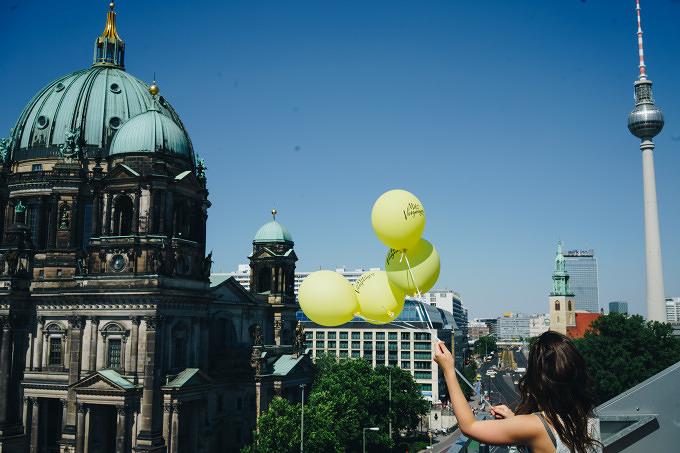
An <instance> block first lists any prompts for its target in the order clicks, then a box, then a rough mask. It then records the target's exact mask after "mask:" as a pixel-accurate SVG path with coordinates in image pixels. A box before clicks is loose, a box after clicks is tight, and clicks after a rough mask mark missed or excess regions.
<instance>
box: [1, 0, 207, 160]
mask: <svg viewBox="0 0 680 453" xmlns="http://www.w3.org/2000/svg"><path fill="white" fill-rule="evenodd" d="M110 7H111V9H112V10H111V11H110V12H109V14H108V16H107V24H106V29H105V30H104V33H103V34H102V36H100V37H98V38H97V39H96V40H95V56H94V62H93V65H92V67H90V68H89V69H82V70H80V71H75V72H72V73H70V74H66V75H65V76H62V77H59V78H58V79H56V80H54V81H52V82H50V83H49V84H47V86H45V87H44V88H43V89H42V90H40V91H39V92H38V93H37V94H36V95H35V96H34V97H33V99H31V100H30V102H29V103H28V105H26V107H25V108H24V110H23V112H22V113H21V115H20V116H19V119H18V121H17V122H16V125H15V126H14V128H13V129H12V135H11V138H10V140H11V141H10V143H11V145H10V152H11V153H12V154H11V159H12V160H14V161H24V160H28V159H45V158H47V159H50V158H59V157H62V156H63V155H64V154H65V153H67V154H68V155H69V157H75V158H81V157H90V158H93V157H96V156H99V155H101V157H103V158H106V157H107V156H108V155H109V150H110V147H111V142H112V140H113V137H114V135H115V134H116V132H118V131H119V129H121V128H122V127H123V125H124V124H125V123H126V122H127V121H128V120H129V119H131V118H134V117H136V116H137V115H140V114H143V113H145V112H147V111H148V110H149V109H150V108H151V107H152V104H156V107H155V109H156V110H157V111H158V113H160V114H163V115H165V116H167V117H169V118H170V119H171V120H172V122H173V123H174V124H175V125H176V126H177V127H179V129H180V130H181V131H182V133H183V135H184V137H185V141H186V145H183V146H185V149H182V150H181V153H180V154H181V155H182V156H188V158H189V159H188V160H190V162H191V165H192V166H193V165H194V159H193V156H194V153H193V148H192V146H191V141H190V140H189V136H188V134H187V132H186V129H185V127H184V125H183V124H182V121H181V120H180V118H179V115H177V113H176V112H175V110H174V109H173V108H172V106H171V105H170V104H169V103H168V102H167V101H166V100H165V99H164V98H163V97H162V96H158V99H157V101H156V102H153V96H152V94H151V93H149V85H148V84H146V83H144V82H142V81H141V80H139V79H137V78H136V77H134V76H132V75H130V74H128V73H126V72H125V70H124V66H123V57H124V50H125V45H124V44H123V42H122V40H121V39H120V38H119V37H118V33H117V32H116V27H115V21H114V20H115V13H114V12H113V4H112V5H110ZM176 152H177V151H176Z"/></svg>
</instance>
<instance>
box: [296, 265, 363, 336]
mask: <svg viewBox="0 0 680 453" xmlns="http://www.w3.org/2000/svg"><path fill="white" fill-rule="evenodd" d="M298 300H299V301H300V308H301V309H302V311H303V312H304V314H305V315H307V317H308V318H309V319H311V320H312V321H314V322H315V323H317V324H321V325H322V326H339V325H340V324H344V323H346V322H349V321H351V320H352V318H353V317H354V314H355V313H357V312H358V311H359V301H358V300H357V296H356V293H355V292H354V287H353V286H352V284H351V283H350V282H349V280H347V279H346V278H345V277H343V276H342V275H340V274H338V273H337V272H333V271H316V272H313V273H311V274H309V275H308V276H307V277H306V278H305V279H304V280H303V281H302V283H301V284H300V288H299V289H298Z"/></svg>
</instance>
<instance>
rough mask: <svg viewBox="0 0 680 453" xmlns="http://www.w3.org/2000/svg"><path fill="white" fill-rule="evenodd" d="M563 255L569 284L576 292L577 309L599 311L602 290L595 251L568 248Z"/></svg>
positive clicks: (575, 302) (591, 311)
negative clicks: (600, 289)
mask: <svg viewBox="0 0 680 453" xmlns="http://www.w3.org/2000/svg"><path fill="white" fill-rule="evenodd" d="M563 255H564V262H565V264H566V266H567V267H566V270H567V273H568V274H569V285H570V288H571V291H572V292H573V293H574V304H575V309H576V310H582V311H587V312H590V313H599V312H600V291H599V284H598V272H597V257H596V256H595V251H594V250H592V249H587V250H568V251H564V252H563Z"/></svg>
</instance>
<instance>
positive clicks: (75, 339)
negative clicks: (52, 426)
mask: <svg viewBox="0 0 680 453" xmlns="http://www.w3.org/2000/svg"><path fill="white" fill-rule="evenodd" d="M68 323H69V354H68V365H69V366H68V384H69V390H68V394H67V403H66V417H65V420H66V422H65V423H64V429H63V430H62V434H61V439H62V440H61V443H62V444H64V445H71V446H73V447H74V448H75V445H76V436H77V433H78V431H77V425H76V423H77V408H76V392H75V390H73V389H72V388H71V386H72V385H73V384H75V383H76V382H77V381H78V380H79V379H80V363H81V343H82V339H83V338H82V335H83V324H84V323H85V318H84V317H82V316H71V317H69V319H68Z"/></svg>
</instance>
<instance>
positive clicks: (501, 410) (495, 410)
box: [491, 404, 515, 418]
mask: <svg viewBox="0 0 680 453" xmlns="http://www.w3.org/2000/svg"><path fill="white" fill-rule="evenodd" d="M491 415H493V416H494V417H496V418H510V417H514V416H515V413H514V412H513V411H511V410H510V408H509V407H508V406H506V405H505V404H501V405H499V406H494V407H492V408H491Z"/></svg>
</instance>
